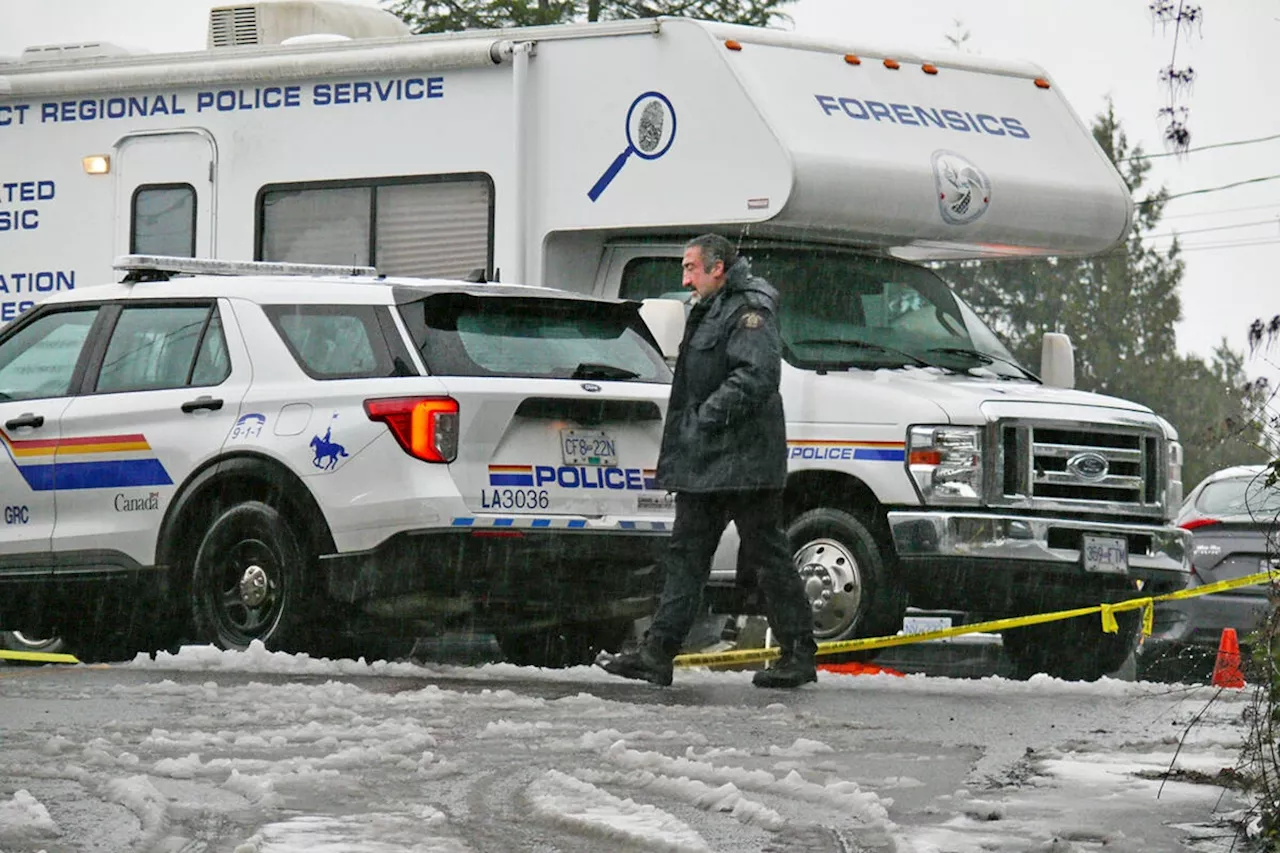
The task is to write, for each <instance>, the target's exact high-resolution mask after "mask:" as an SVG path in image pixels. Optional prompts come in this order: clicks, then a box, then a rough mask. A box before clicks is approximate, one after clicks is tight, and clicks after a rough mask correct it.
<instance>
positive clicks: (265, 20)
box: [209, 0, 412, 48]
mask: <svg viewBox="0 0 1280 853" xmlns="http://www.w3.org/2000/svg"><path fill="white" fill-rule="evenodd" d="M411 33H412V30H410V29H409V26H408V24H406V23H405V22H404V21H402V20H400V19H399V18H397V17H396V16H395V15H393V14H391V13H390V12H388V11H386V10H384V9H378V8H376V7H373V6H358V5H355V4H353V3H340V2H329V0H269V1H268V2H260V3H242V4H237V5H234V6H215V7H214V8H212V9H210V10H209V47H210V48H216V47H240V46H243V45H257V44H284V43H286V42H288V43H291V44H298V43H304V44H305V43H307V42H310V41H314V39H306V40H301V39H299V36H339V37H344V38H349V39H361V38H384V37H392V36H405V35H410V34H411Z"/></svg>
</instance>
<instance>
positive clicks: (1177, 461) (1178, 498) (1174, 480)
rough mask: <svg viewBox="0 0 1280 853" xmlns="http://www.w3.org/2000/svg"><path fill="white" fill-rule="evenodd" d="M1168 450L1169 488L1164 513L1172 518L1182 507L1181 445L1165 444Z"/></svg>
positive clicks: (1166, 493)
mask: <svg viewBox="0 0 1280 853" xmlns="http://www.w3.org/2000/svg"><path fill="white" fill-rule="evenodd" d="M1166 444H1167V445H1168V448H1169V488H1168V491H1166V492H1165V503H1164V512H1165V515H1166V516H1167V517H1169V518H1173V517H1174V515H1176V514H1177V512H1178V507H1180V506H1182V445H1181V444H1179V443H1178V442H1176V441H1170V442H1166Z"/></svg>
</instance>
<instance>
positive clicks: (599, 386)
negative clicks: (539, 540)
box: [398, 288, 672, 527]
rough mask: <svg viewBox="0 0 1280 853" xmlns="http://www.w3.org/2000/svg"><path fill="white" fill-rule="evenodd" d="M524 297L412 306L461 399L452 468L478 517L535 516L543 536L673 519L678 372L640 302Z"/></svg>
mask: <svg viewBox="0 0 1280 853" xmlns="http://www.w3.org/2000/svg"><path fill="white" fill-rule="evenodd" d="M514 292H515V289H514V288H502V289H494V290H493V291H491V292H487V291H484V290H481V289H479V288H478V289H477V290H476V291H475V292H470V293H458V292H451V293H437V294H433V295H427V296H422V297H420V298H416V299H412V300H409V301H400V302H399V305H398V310H399V311H400V315H401V317H402V318H403V319H404V321H405V323H406V325H407V326H408V328H409V331H410V334H411V335H412V337H413V339H414V342H415V344H416V345H417V347H418V350H419V352H420V353H421V354H422V357H423V361H424V362H425V364H426V366H427V369H428V371H429V372H430V373H431V374H432V375H433V376H436V377H438V378H439V379H440V381H441V382H442V383H443V384H444V385H445V387H446V388H447V389H448V393H449V396H450V397H451V398H453V399H454V400H456V401H457V403H458V417H459V424H458V451H457V457H456V458H455V459H454V461H453V462H452V463H451V464H450V466H449V467H450V473H451V474H452V476H453V480H454V482H455V483H456V484H457V487H458V489H459V491H460V492H461V494H462V497H463V500H464V501H465V502H466V504H467V506H468V508H469V509H470V510H471V511H472V512H475V513H477V514H496V515H500V516H531V517H533V520H532V521H531V522H529V524H531V525H532V526H534V527H537V526H546V527H551V526H560V525H556V524H553V522H552V519H553V518H555V517H557V516H577V517H587V518H593V517H601V516H611V517H619V520H620V521H621V522H623V524H622V526H624V527H625V526H628V525H627V523H626V521H625V520H626V519H628V518H635V517H637V516H638V517H641V518H644V517H646V516H648V517H664V516H670V515H671V513H672V505H671V503H670V500H669V498H668V497H667V496H666V494H665V493H664V492H662V491H660V490H658V489H657V488H656V486H655V485H654V482H653V476H654V467H655V465H656V464H657V458H658V448H659V444H660V441H661V437H662V419H663V416H664V414H665V412H666V406H667V397H668V394H669V391H670V381H671V372H670V369H669V368H668V367H667V365H666V363H665V362H664V361H663V359H662V355H661V353H660V352H658V350H657V349H656V347H655V346H654V344H653V341H652V338H651V336H650V335H649V332H648V330H647V328H646V327H645V325H644V323H643V321H642V320H641V318H640V315H639V313H638V310H637V306H636V304H635V303H628V302H609V301H603V300H595V299H587V298H583V297H575V296H572V295H567V294H566V295H557V296H550V295H532V294H531V293H530V294H527V295H513V293H514ZM535 293H536V291H535ZM575 523H576V522H574V521H569V522H567V526H569V527H573V526H575ZM582 523H583V524H584V525H585V522H582Z"/></svg>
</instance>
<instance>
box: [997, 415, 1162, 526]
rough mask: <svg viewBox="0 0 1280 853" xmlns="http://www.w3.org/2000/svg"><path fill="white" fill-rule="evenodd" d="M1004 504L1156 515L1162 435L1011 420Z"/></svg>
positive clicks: (1004, 445)
mask: <svg viewBox="0 0 1280 853" xmlns="http://www.w3.org/2000/svg"><path fill="white" fill-rule="evenodd" d="M999 434H1000V441H999V444H998V447H999V449H1000V453H999V457H1000V461H999V465H1000V476H999V478H998V479H997V480H996V482H999V483H1000V484H1001V486H1002V489H1001V492H1002V495H1001V496H1000V498H998V500H999V501H1000V502H1001V503H1010V502H1014V501H1016V502H1019V503H1022V504H1024V505H1029V506H1030V507H1032V508H1035V507H1037V506H1039V507H1041V508H1045V509H1048V508H1050V507H1056V508H1073V509H1078V510H1081V511H1111V512H1114V511H1117V510H1118V511H1121V512H1133V513H1139V514H1156V513H1158V512H1159V511H1160V509H1161V506H1160V503H1161V501H1162V500H1163V498H1164V494H1165V487H1166V485H1167V483H1165V482H1164V480H1165V471H1166V468H1167V466H1166V465H1165V464H1164V462H1163V460H1162V459H1161V448H1162V446H1163V442H1162V441H1161V437H1160V436H1158V435H1156V434H1153V433H1152V432H1150V431H1148V430H1142V429H1138V428H1129V427H1122V426H1115V427H1100V426H1099V427H1092V426H1089V427H1080V426H1075V425H1072V426H1066V425H1058V424H1036V423H1028V422H1025V421H1018V422H1012V421H1006V422H1003V423H1001V425H1000V428H999Z"/></svg>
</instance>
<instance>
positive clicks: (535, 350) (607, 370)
mask: <svg viewBox="0 0 1280 853" xmlns="http://www.w3.org/2000/svg"><path fill="white" fill-rule="evenodd" d="M399 310H400V316H401V317H402V319H403V320H404V322H405V325H406V326H407V327H408V329H409V333H410V335H411V336H412V338H413V341H414V344H415V345H416V346H417V347H418V350H419V352H421V353H422V359H423V361H424V362H425V363H426V366H427V370H428V371H429V372H430V373H432V374H434V375H437V376H520V377H530V378H534V377H536V378H546V379H582V380H609V381H623V382H627V381H630V382H663V383H666V382H670V381H671V371H670V369H669V368H668V367H667V365H666V363H665V362H664V361H663V360H662V354H661V353H660V352H658V350H657V349H656V348H655V347H654V346H653V344H652V343H651V340H650V338H649V335H648V332H647V330H646V329H645V327H644V325H643V321H642V320H641V319H640V315H639V313H638V312H637V311H636V309H635V307H634V306H632V305H628V304H625V303H618V304H614V303H608V302H593V301H587V300H571V299H525V298H511V297H486V296H475V295H472V294H459V293H451V294H441V295H438V296H429V297H426V298H425V299H420V300H417V301H414V302H409V303H405V304H402V305H400V306H399Z"/></svg>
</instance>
